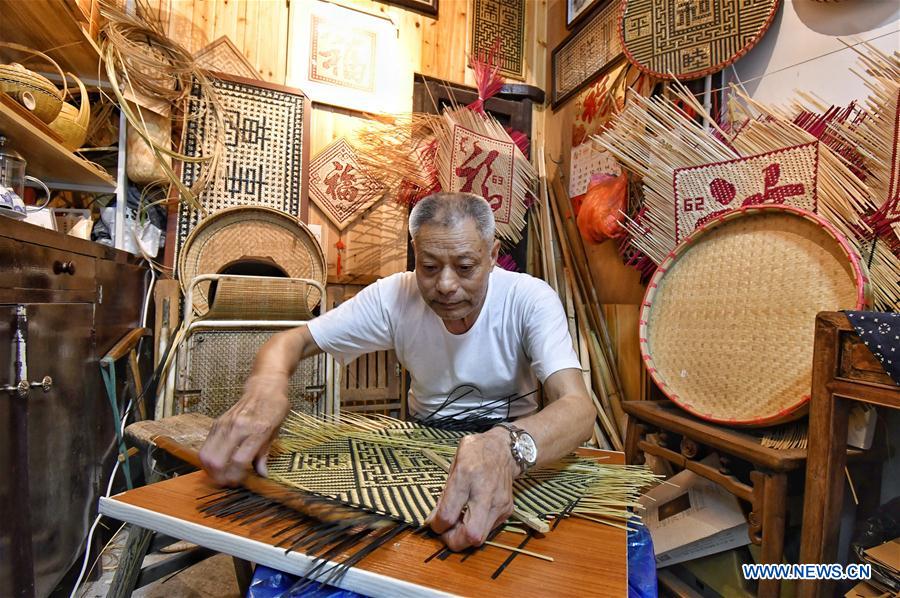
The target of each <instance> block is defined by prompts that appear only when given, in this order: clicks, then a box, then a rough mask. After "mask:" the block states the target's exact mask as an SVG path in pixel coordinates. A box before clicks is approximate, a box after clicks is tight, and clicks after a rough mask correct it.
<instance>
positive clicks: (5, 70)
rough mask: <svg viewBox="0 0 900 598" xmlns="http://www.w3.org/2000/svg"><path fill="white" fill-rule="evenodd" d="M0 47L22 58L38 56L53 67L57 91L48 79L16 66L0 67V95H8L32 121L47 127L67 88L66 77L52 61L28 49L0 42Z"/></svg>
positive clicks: (6, 65)
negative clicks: (60, 84) (35, 119)
mask: <svg viewBox="0 0 900 598" xmlns="http://www.w3.org/2000/svg"><path fill="white" fill-rule="evenodd" d="M0 46H2V47H4V48H11V49H13V50H17V51H19V52H24V53H26V54H32V55H34V56H39V57H41V58H43V59H44V60H46V61H47V62H49V63H50V64H52V65H53V67H54V68H55V69H56V70H57V72H59V75H60V77H62V81H63V89H62V90H60V89H59V88H57V87H56V86H55V85H54V84H53V83H51V82H50V80H49V79H47V78H45V77H42V76H41V75H38V74H37V73H35V72H32V71H30V70H28V69H27V68H25V67H24V66H22V65H21V64H18V63H15V62H14V63H11V64H0V92H5V93H8V94H10V95H11V96H12V97H13V98H15V99H16V101H17V102H19V103H20V104H22V105H23V106H25V108H27V109H28V110H30V111H31V112H32V113H34V115H35V116H36V117H38V118H39V119H41V120H42V121H44V122H45V123H47V124H49V123H51V122H53V120H54V119H55V118H56V117H57V116H58V115H59V111H60V110H61V109H62V105H63V100H65V98H66V92H67V91H68V86H67V84H66V75H65V73H64V72H63V70H62V69H61V68H60V67H59V65H58V64H57V63H56V61H54V60H53V59H52V58H50V57H49V56H47V55H46V54H44V53H43V52H38V51H37V50H32V49H31V48H28V47H25V46H22V45H19V44H14V43H11V42H0Z"/></svg>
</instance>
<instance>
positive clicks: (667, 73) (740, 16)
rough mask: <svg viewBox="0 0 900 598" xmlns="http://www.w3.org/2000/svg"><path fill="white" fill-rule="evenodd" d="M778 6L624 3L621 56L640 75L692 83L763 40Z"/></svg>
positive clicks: (707, 0)
mask: <svg viewBox="0 0 900 598" xmlns="http://www.w3.org/2000/svg"><path fill="white" fill-rule="evenodd" d="M777 9H778V0H678V1H677V2H676V1H674V0H623V2H622V13H623V16H622V19H621V23H622V25H621V31H620V32H621V35H622V40H623V45H624V47H625V53H626V55H627V56H628V59H629V60H631V62H633V63H634V64H636V65H637V66H638V67H639V68H641V69H642V70H644V71H646V72H648V73H651V74H652V75H655V76H657V77H662V78H665V79H671V78H673V77H674V78H679V79H691V78H697V77H702V76H704V75H708V74H710V73H715V72H717V71H720V70H722V69H723V68H725V67H726V66H728V65H729V64H731V63H733V62H734V61H735V60H737V59H738V58H740V57H741V56H743V55H744V54H746V53H747V52H749V51H750V49H751V48H753V46H755V45H756V43H757V42H758V41H759V40H760V39H761V38H762V36H763V34H765V32H766V30H767V29H768V28H769V25H770V24H771V23H772V19H773V18H774V17H775V12H776V10H777Z"/></svg>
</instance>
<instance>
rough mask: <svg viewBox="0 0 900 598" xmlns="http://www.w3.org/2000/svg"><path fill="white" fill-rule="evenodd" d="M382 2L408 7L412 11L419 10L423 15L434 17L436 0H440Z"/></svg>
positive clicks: (438, 0) (386, 0) (383, 0)
mask: <svg viewBox="0 0 900 598" xmlns="http://www.w3.org/2000/svg"><path fill="white" fill-rule="evenodd" d="M382 2H384V3H385V4H394V5H396V6H402V7H403V8H408V9H410V10H412V11H415V12H419V13H422V14H423V15H428V16H430V17H434V18H435V19H436V18H437V16H438V2H440V0H382Z"/></svg>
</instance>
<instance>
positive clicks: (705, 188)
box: [674, 142, 819, 243]
mask: <svg viewBox="0 0 900 598" xmlns="http://www.w3.org/2000/svg"><path fill="white" fill-rule="evenodd" d="M818 174H819V144H818V142H813V143H807V144H805V145H798V146H795V147H787V148H784V149H782V150H778V151H775V152H770V153H766V154H761V155H758V156H750V157H749V158H741V159H738V160H730V161H728V162H718V163H714V164H704V165H702V166H691V167H688V168H679V169H677V170H676V171H675V177H674V178H675V242H676V243H680V242H681V241H682V239H684V238H685V237H686V236H688V235H689V234H691V233H692V232H694V230H695V229H697V227H699V226H702V225H703V224H705V223H706V222H707V221H709V220H710V219H712V218H715V217H716V216H718V215H720V214H722V213H724V212H726V211H729V210H733V209H735V208H739V207H743V206H750V205H756V204H763V203H766V204H785V205H789V206H794V207H796V208H800V209H803V210H806V211H807V212H813V213H816V212H818V204H817V201H816V189H817V185H818Z"/></svg>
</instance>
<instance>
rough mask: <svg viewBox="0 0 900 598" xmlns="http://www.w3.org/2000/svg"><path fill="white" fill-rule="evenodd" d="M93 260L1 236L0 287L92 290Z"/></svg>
mask: <svg viewBox="0 0 900 598" xmlns="http://www.w3.org/2000/svg"><path fill="white" fill-rule="evenodd" d="M94 270H95V260H94V258H93V257H90V256H86V255H80V254H77V253H70V252H67V251H61V250H59V249H53V248H50V247H44V246H42V245H35V244H33V243H24V242H22V241H16V240H13V239H9V238H6V237H0V288H4V289H71V290H86V291H89V290H95V286H96V282H95V281H94Z"/></svg>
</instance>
